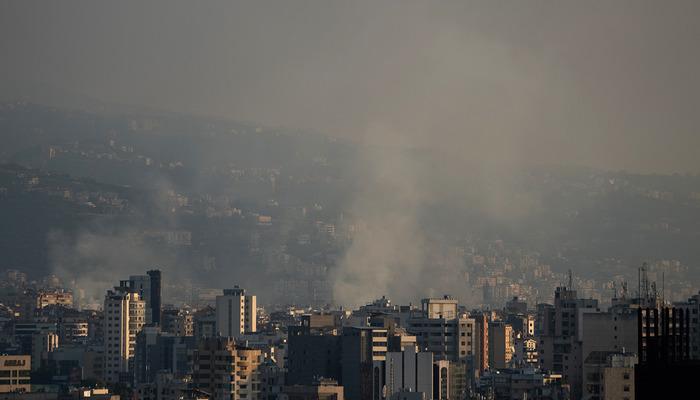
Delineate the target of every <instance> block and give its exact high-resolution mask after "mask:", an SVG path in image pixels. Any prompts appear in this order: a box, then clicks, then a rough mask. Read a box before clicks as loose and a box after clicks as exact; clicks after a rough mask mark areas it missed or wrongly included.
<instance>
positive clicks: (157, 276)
mask: <svg viewBox="0 0 700 400" xmlns="http://www.w3.org/2000/svg"><path fill="white" fill-rule="evenodd" d="M146 274H148V276H149V277H150V278H151V279H150V281H151V282H150V283H151V298H150V299H148V300H147V302H146V305H147V307H148V308H149V310H150V314H151V315H150V316H151V319H150V321H149V322H148V323H150V324H156V325H159V324H160V319H161V312H162V288H161V286H162V282H161V273H160V270H157V269H154V270H150V271H148V272H146Z"/></svg>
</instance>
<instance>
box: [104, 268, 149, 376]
mask: <svg viewBox="0 0 700 400" xmlns="http://www.w3.org/2000/svg"><path fill="white" fill-rule="evenodd" d="M145 323H146V303H145V302H144V301H143V300H141V297H140V296H139V294H138V293H135V292H132V291H131V289H130V287H129V286H128V282H122V283H121V285H120V286H118V287H115V288H114V290H110V291H108V292H107V295H106V296H105V305H104V347H105V350H104V359H105V368H104V374H105V376H104V378H105V381H106V382H109V383H117V382H120V381H125V380H126V381H130V378H129V377H128V376H127V375H128V374H129V373H130V372H131V370H132V365H131V364H132V362H133V357H134V353H135V347H136V335H137V334H138V333H139V332H140V331H141V329H142V328H143V326H144V325H145Z"/></svg>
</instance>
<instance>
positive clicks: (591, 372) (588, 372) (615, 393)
mask: <svg viewBox="0 0 700 400" xmlns="http://www.w3.org/2000/svg"><path fill="white" fill-rule="evenodd" d="M636 363H637V355H636V354H630V353H619V352H611V351H593V352H591V353H590V354H589V355H588V357H587V358H586V360H585V362H584V364H583V377H584V378H583V379H584V382H583V396H582V398H583V399H584V400H632V399H634V398H635V394H634V365H635V364H636Z"/></svg>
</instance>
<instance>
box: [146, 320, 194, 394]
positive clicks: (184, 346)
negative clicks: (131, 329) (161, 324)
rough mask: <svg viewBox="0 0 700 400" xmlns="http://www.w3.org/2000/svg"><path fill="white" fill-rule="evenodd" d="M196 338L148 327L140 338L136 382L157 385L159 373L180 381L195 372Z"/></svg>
mask: <svg viewBox="0 0 700 400" xmlns="http://www.w3.org/2000/svg"><path fill="white" fill-rule="evenodd" d="M195 347H196V346H195V341H194V337H192V336H176V335H173V334H172V333H167V332H165V333H164V332H161V331H160V329H159V328H158V327H144V328H143V329H142V330H141V332H139V334H138V335H137V336H136V353H135V354H134V382H136V383H152V382H155V379H156V375H157V374H158V373H163V372H164V373H167V374H171V375H173V376H174V377H176V378H179V377H183V376H185V375H188V374H189V373H190V372H191V366H190V363H189V359H188V358H189V356H190V353H191V352H192V351H193V350H194V349H195Z"/></svg>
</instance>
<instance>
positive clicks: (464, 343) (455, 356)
mask: <svg viewBox="0 0 700 400" xmlns="http://www.w3.org/2000/svg"><path fill="white" fill-rule="evenodd" d="M429 315H430V314H429ZM432 315H433V316H439V315H452V314H451V312H450V311H449V310H447V311H446V312H445V313H444V314H440V313H437V312H435V313H433V314H432ZM408 324H409V325H408V328H407V329H406V330H407V331H408V332H409V333H410V334H412V335H415V336H416V342H417V343H418V347H419V348H420V350H421V351H430V352H432V353H434V354H435V359H436V360H448V361H463V362H470V363H473V359H474V353H475V348H476V345H477V344H476V342H475V340H474V338H475V332H476V330H475V326H476V323H475V321H474V320H473V319H472V318H470V317H468V316H467V315H465V314H461V315H457V316H456V317H453V318H452V319H445V318H428V317H425V316H424V317H415V318H411V319H410V320H409V321H408Z"/></svg>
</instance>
